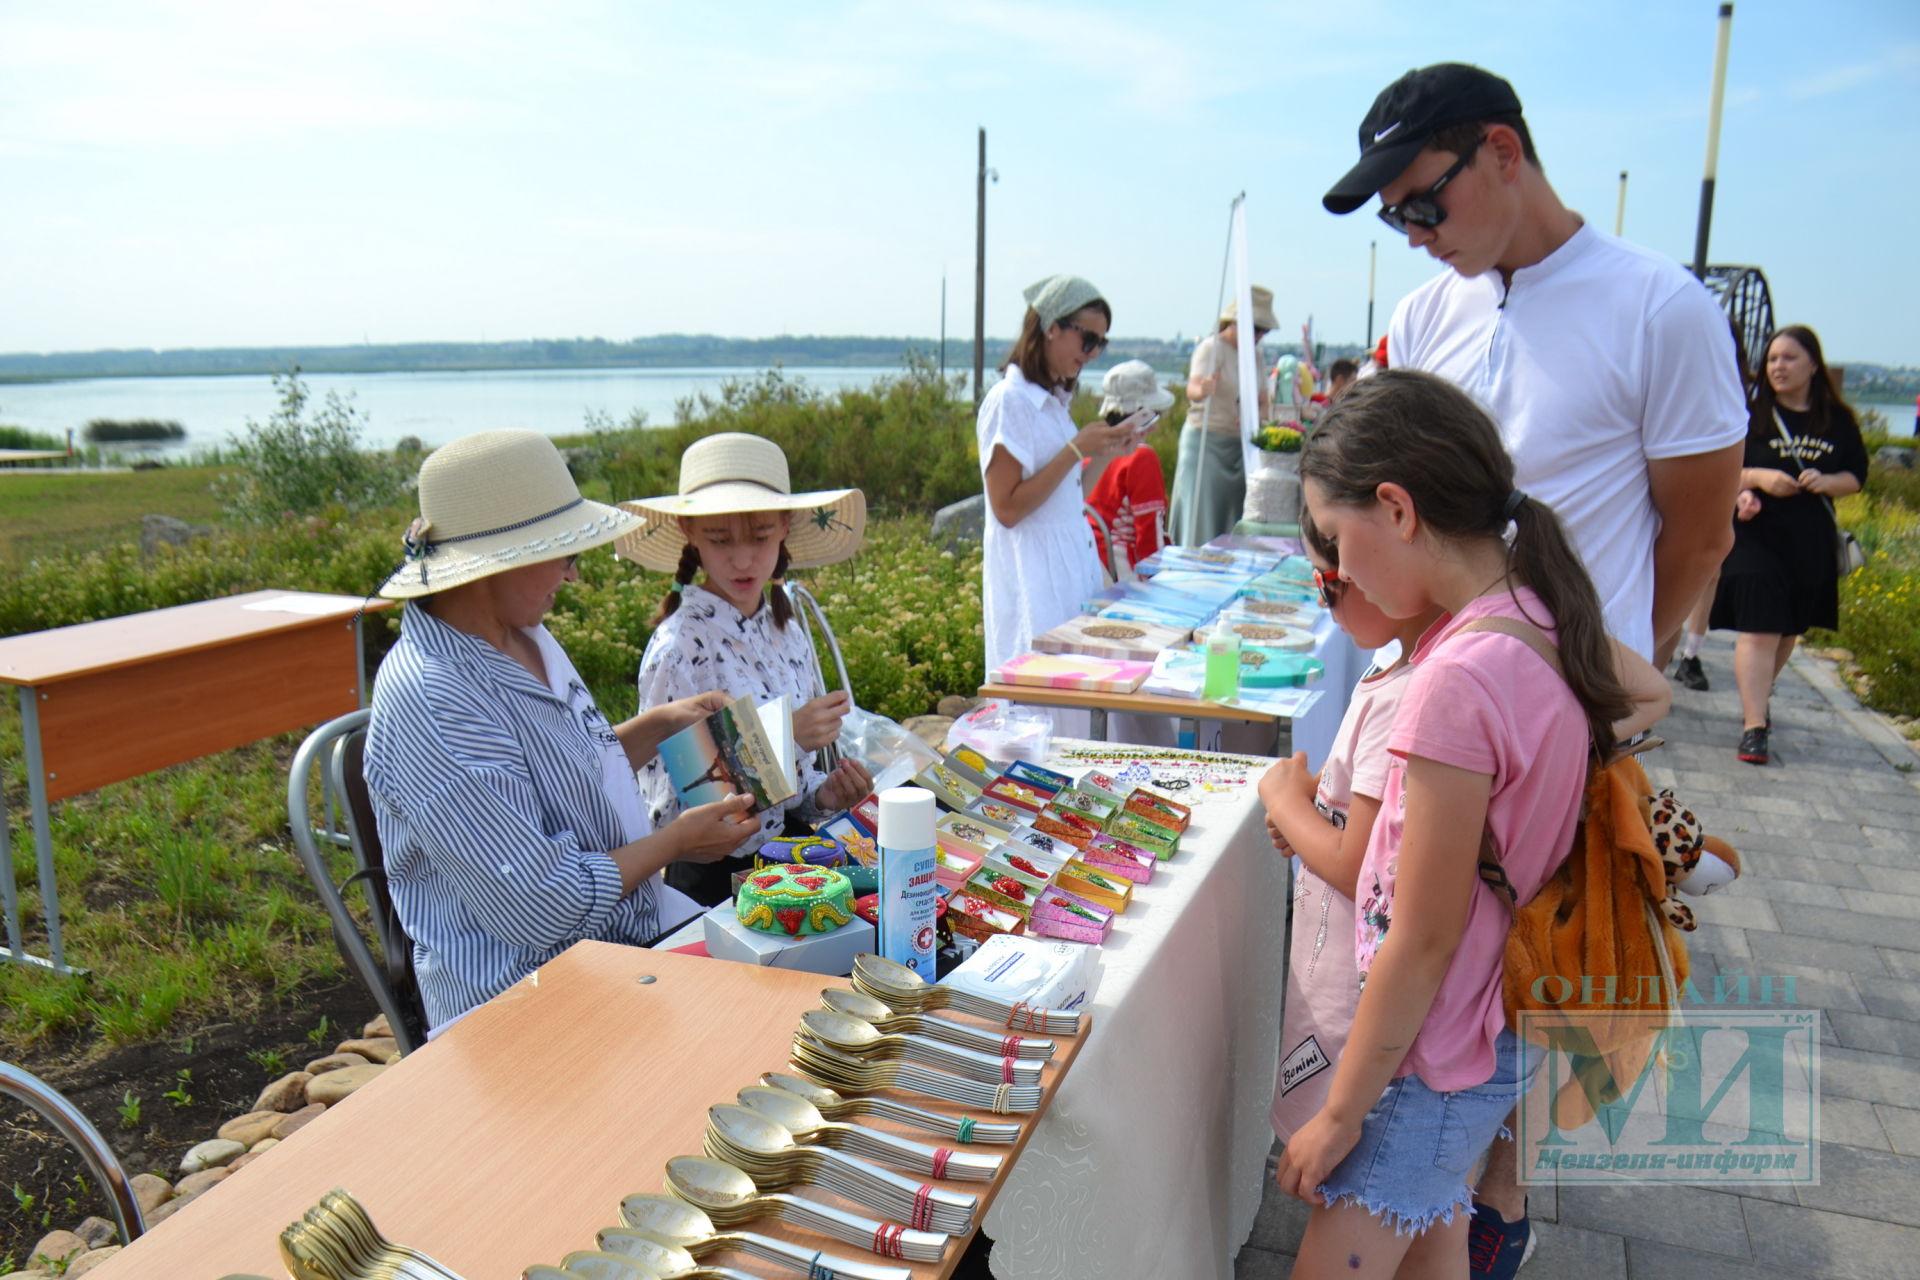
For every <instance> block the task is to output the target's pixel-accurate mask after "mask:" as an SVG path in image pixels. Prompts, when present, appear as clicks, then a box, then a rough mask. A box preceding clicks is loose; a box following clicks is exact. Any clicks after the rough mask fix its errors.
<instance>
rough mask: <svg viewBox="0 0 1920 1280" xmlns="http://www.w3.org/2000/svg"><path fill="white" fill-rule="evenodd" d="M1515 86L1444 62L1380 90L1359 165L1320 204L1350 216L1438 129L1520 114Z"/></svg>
mask: <svg viewBox="0 0 1920 1280" xmlns="http://www.w3.org/2000/svg"><path fill="white" fill-rule="evenodd" d="M1519 114H1520V99H1519V97H1518V96H1517V95H1516V94H1515V93H1514V92H1513V86H1512V85H1510V84H1508V83H1507V82H1506V81H1505V80H1502V79H1501V78H1500V77H1499V76H1496V75H1494V74H1493V72H1491V71H1485V70H1482V69H1481V68H1479V67H1470V66H1468V65H1467V64H1466V63H1464V62H1440V63H1436V64H1434V65H1433V66H1431V67H1421V68H1420V69H1419V70H1418V71H1409V72H1407V74H1405V75H1403V76H1401V77H1400V78H1399V79H1398V80H1395V81H1394V82H1393V83H1392V84H1390V85H1388V86H1387V87H1386V88H1385V89H1382V90H1381V91H1380V96H1379V97H1377V98H1375V99H1374V100H1373V109H1372V110H1370V111H1368V112H1367V118H1366V119H1364V120H1362V121H1361V122H1360V162H1359V163H1358V164H1356V165H1354V166H1353V168H1351V169H1349V170H1347V175H1346V177H1344V178H1342V179H1340V181H1338V182H1336V183H1334V184H1333V186H1332V187H1331V188H1330V189H1329V190H1328V191H1327V194H1326V195H1324V196H1322V197H1321V198H1320V203H1321V204H1323V205H1325V206H1326V207H1327V212H1329V213H1352V212H1353V211H1354V210H1355V209H1358V208H1359V207H1360V206H1361V205H1363V204H1365V203H1366V202H1367V201H1369V200H1371V199H1373V197H1374V196H1375V195H1376V194H1377V193H1378V192H1379V190H1380V188H1382V187H1384V186H1386V185H1387V184H1388V183H1389V182H1392V181H1393V180H1394V179H1395V178H1397V177H1399V176H1400V175H1401V173H1403V172H1404V171H1405V170H1406V167H1407V166H1408V165H1410V164H1412V163H1413V161H1414V157H1416V156H1418V155H1419V154H1420V150H1421V148H1422V147H1424V146H1426V145H1427V140H1428V139H1429V138H1431V137H1433V135H1434V134H1436V133H1438V132H1440V130H1442V129H1445V128H1448V127H1450V126H1452V125H1456V124H1465V123H1466V122H1467V121H1469V120H1484V119H1486V118H1487V117H1488V116H1498V115H1519Z"/></svg>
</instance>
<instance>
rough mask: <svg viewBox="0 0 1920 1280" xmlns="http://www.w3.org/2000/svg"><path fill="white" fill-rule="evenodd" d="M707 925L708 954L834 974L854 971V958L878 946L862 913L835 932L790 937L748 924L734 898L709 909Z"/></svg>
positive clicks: (767, 965)
mask: <svg viewBox="0 0 1920 1280" xmlns="http://www.w3.org/2000/svg"><path fill="white" fill-rule="evenodd" d="M706 928H707V954H708V955H710V956H713V957H715V958H716V959H720V960H735V961H738V962H739V963H741V964H757V965H763V966H765V967H767V968H769V969H798V970H801V971H802V972H805V973H824V974H828V975H831V976H835V977H839V976H844V975H846V974H849V973H851V972H853V958H854V957H855V956H857V955H860V954H861V953H863V952H870V951H873V950H875V948H876V947H877V946H878V942H877V940H876V939H875V938H874V933H873V926H872V925H870V924H868V923H867V922H866V921H865V920H862V919H861V918H860V917H859V916H855V917H854V918H853V919H852V920H850V921H848V922H847V923H846V924H843V925H841V926H840V927H839V928H838V929H835V930H834V931H833V932H832V933H814V934H806V935H803V936H801V937H798V938H789V937H786V936H785V935H779V936H776V935H774V934H771V933H760V932H758V931H756V930H753V929H749V928H747V926H745V925H743V924H741V923H740V917H739V916H738V915H736V914H735V911H734V904H733V903H732V902H731V901H727V902H723V903H721V904H720V905H719V906H717V907H714V908H713V909H712V910H710V911H708V912H707V916H706Z"/></svg>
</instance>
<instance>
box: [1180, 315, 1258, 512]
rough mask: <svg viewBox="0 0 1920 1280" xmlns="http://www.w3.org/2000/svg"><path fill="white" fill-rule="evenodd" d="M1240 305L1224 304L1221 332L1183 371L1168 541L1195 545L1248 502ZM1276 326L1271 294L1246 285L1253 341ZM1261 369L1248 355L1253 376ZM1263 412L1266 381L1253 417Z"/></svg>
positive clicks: (1203, 343) (1202, 342) (1202, 345)
mask: <svg viewBox="0 0 1920 1280" xmlns="http://www.w3.org/2000/svg"><path fill="white" fill-rule="evenodd" d="M1239 314H1240V303H1239V300H1238V299H1235V300H1234V301H1232V302H1229V303H1228V304H1227V309H1226V310H1225V311H1223V312H1221V313H1220V328H1219V330H1218V331H1217V332H1215V333H1214V334H1213V335H1212V336H1211V337H1207V338H1202V339H1201V340H1200V345H1198V346H1197V347H1195V348H1194V349H1193V362H1192V363H1191V364H1190V365H1189V366H1188V373H1187V424H1186V425H1185V426H1184V427H1181V428H1180V458H1179V461H1178V462H1176V463H1175V464H1174V469H1173V506H1172V510H1171V511H1170V512H1169V513H1168V522H1167V523H1168V526H1169V527H1168V531H1167V536H1168V537H1170V538H1172V539H1173V540H1174V541H1175V542H1177V543H1179V544H1180V545H1181V546H1183V547H1197V546H1199V545H1200V544H1201V543H1203V542H1206V541H1207V540H1208V539H1210V538H1216V537H1218V536H1220V535H1221V534H1223V533H1226V532H1227V531H1228V530H1230V529H1232V528H1233V526H1234V525H1235V524H1237V523H1238V522H1239V520H1240V512H1241V508H1242V507H1244V506H1245V505H1246V500H1247V470H1246V458H1245V455H1244V454H1243V452H1242V450H1241V447H1240V441H1241V438H1242V432H1241V430H1240V354H1239V345H1240V323H1239ZM1275 328H1276V322H1275V321H1274V318H1273V290H1271V289H1266V288H1262V287H1261V286H1259V285H1255V286H1253V342H1254V346H1255V347H1256V348H1258V346H1259V345H1260V339H1262V338H1264V337H1266V336H1267V335H1268V334H1269V333H1271V332H1273V330H1274V329H1275ZM1259 367H1260V358H1259V352H1258V351H1257V350H1256V351H1255V353H1254V370H1255V372H1256V373H1258V371H1259ZM1268 409H1269V401H1268V400H1267V391H1266V385H1265V380H1264V379H1262V380H1261V387H1260V417H1261V419H1262V420H1264V419H1265V418H1266V416H1267V413H1268Z"/></svg>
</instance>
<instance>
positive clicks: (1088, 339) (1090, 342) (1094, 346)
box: [1060, 320, 1107, 356]
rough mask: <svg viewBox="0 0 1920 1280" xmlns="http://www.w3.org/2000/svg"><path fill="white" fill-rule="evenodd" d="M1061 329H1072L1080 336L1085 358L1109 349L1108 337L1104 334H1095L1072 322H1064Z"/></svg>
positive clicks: (1081, 350) (1081, 352) (1082, 352)
mask: <svg viewBox="0 0 1920 1280" xmlns="http://www.w3.org/2000/svg"><path fill="white" fill-rule="evenodd" d="M1060 327H1061V328H1062V329H1071V330H1073V331H1074V332H1075V333H1077V334H1079V335H1080V354H1081V355H1083V356H1094V355H1099V354H1100V353H1101V352H1102V351H1105V350H1106V349H1107V335H1106V334H1104V333H1095V332H1094V331H1093V330H1091V329H1087V328H1083V327H1082V326H1080V325H1077V324H1075V323H1074V322H1073V321H1071V320H1062V321H1061V322H1060Z"/></svg>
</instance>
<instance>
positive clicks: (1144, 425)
mask: <svg viewBox="0 0 1920 1280" xmlns="http://www.w3.org/2000/svg"><path fill="white" fill-rule="evenodd" d="M1131 421H1132V423H1133V445H1134V448H1136V449H1137V448H1139V447H1140V444H1141V442H1142V441H1144V440H1145V439H1146V438H1147V433H1148V432H1149V431H1152V430H1153V424H1154V423H1156V422H1158V421H1160V415H1159V414H1157V413H1155V412H1154V411H1153V410H1151V409H1142V410H1140V411H1139V412H1138V413H1136V414H1134V415H1133V418H1132V419H1131Z"/></svg>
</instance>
